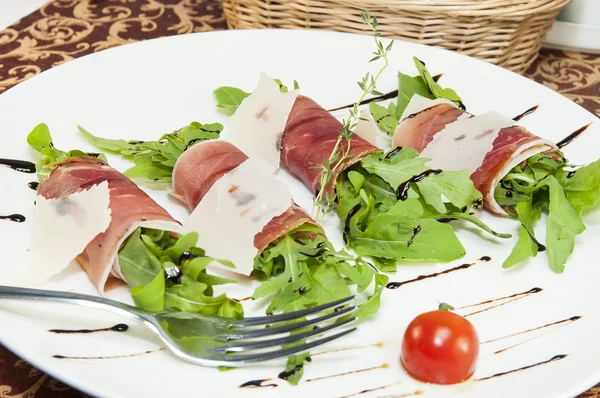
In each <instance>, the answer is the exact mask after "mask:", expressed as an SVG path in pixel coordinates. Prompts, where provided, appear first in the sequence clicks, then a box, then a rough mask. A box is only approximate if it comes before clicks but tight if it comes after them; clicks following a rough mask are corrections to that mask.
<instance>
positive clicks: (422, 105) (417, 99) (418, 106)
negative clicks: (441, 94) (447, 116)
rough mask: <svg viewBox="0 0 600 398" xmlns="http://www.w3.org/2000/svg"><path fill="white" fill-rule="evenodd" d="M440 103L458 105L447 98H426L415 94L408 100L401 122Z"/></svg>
mask: <svg viewBox="0 0 600 398" xmlns="http://www.w3.org/2000/svg"><path fill="white" fill-rule="evenodd" d="M439 104H450V105H454V106H456V105H455V104H454V102H452V101H450V100H447V99H446V98H437V99H434V100H432V99H429V98H425V97H423V96H421V95H419V94H414V95H413V96H412V98H411V99H410V101H409V102H408V105H406V109H404V112H402V116H401V117H400V120H399V122H401V121H402V120H404V119H406V118H407V117H409V116H410V115H413V114H415V113H419V112H421V111H424V110H425V109H428V108H431V107H432V106H436V105H439Z"/></svg>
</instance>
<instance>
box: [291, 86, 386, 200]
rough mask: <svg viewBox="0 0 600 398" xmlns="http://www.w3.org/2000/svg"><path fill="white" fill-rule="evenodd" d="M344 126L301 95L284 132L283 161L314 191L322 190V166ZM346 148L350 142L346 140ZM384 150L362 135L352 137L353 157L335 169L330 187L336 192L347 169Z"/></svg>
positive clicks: (330, 189) (351, 154)
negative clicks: (335, 188)
mask: <svg viewBox="0 0 600 398" xmlns="http://www.w3.org/2000/svg"><path fill="white" fill-rule="evenodd" d="M342 127H343V126H342V124H341V123H340V122H339V121H338V120H337V119H336V118H335V117H333V116H332V115H331V114H330V113H329V112H327V111H326V110H325V109H323V108H322V107H321V106H320V105H319V104H317V103H316V102H315V101H313V100H312V99H310V98H308V97H305V96H302V95H299V96H298V98H297V99H296V102H295V103H294V106H293V108H292V111H291V112H290V116H289V118H288V121H287V124H286V126H285V131H284V133H283V140H282V151H281V162H282V163H283V164H284V165H285V166H286V167H287V168H288V169H289V170H290V171H291V172H292V173H293V174H295V175H296V176H297V177H299V178H300V179H301V180H302V181H303V182H304V184H305V185H306V186H307V187H308V188H309V189H311V190H312V191H313V192H318V191H319V190H320V188H321V187H320V179H321V174H322V170H321V169H320V167H319V166H320V165H321V164H323V161H324V160H325V159H327V158H329V156H330V154H331V152H332V151H333V149H334V147H335V143H336V141H337V139H338V137H339V133H340V131H341V130H342ZM342 145H343V148H346V147H347V146H348V141H346V140H344V141H342ZM378 151H380V149H379V148H377V147H376V146H374V145H372V144H370V143H368V142H367V141H365V140H363V139H362V138H360V137H358V136H354V137H352V141H351V145H350V152H349V155H350V156H349V157H348V158H346V159H344V160H343V161H342V163H341V164H340V166H338V167H337V168H336V169H335V170H333V173H332V178H331V182H330V183H329V186H328V187H327V188H326V191H327V192H328V193H329V194H332V193H333V189H334V186H335V180H336V179H337V177H338V175H339V174H340V173H341V172H343V171H344V170H345V169H347V168H348V167H350V166H351V165H353V164H354V163H356V162H358V161H360V160H361V159H362V158H363V157H365V156H367V155H368V154H370V153H373V152H378Z"/></svg>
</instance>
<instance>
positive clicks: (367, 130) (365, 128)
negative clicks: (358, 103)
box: [354, 108, 379, 146]
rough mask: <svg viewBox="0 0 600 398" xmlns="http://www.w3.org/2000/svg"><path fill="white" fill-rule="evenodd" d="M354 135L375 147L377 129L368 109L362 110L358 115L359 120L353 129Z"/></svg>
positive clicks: (377, 134)
mask: <svg viewBox="0 0 600 398" xmlns="http://www.w3.org/2000/svg"><path fill="white" fill-rule="evenodd" d="M354 134H356V135H358V136H359V137H360V138H362V139H363V140H365V141H367V142H368V143H369V144H371V145H375V146H377V137H378V136H379V127H377V123H375V120H373V115H372V114H371V112H370V111H369V109H368V108H365V109H363V111H362V113H361V114H360V119H359V120H358V123H357V124H356V128H355V129H354Z"/></svg>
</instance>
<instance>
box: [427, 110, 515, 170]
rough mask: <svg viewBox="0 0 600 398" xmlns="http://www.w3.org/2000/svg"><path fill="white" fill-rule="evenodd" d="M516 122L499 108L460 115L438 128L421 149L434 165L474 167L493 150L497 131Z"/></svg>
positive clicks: (469, 168)
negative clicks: (473, 114) (501, 112)
mask: <svg viewBox="0 0 600 398" xmlns="http://www.w3.org/2000/svg"><path fill="white" fill-rule="evenodd" d="M514 124H515V122H514V121H513V120H511V119H509V118H506V117H504V116H502V115H500V114H499V113H496V112H487V113H484V114H483V115H479V116H475V117H471V118H469V117H461V118H459V119H458V120H456V121H455V122H453V123H450V124H448V125H447V126H446V127H444V129H442V130H441V131H440V132H438V133H437V134H436V135H435V136H434V137H433V139H432V140H431V142H430V143H429V144H428V145H427V147H425V149H423V151H422V152H421V157H424V158H430V159H432V160H431V161H430V162H429V163H428V165H429V167H431V168H440V169H443V170H449V171H452V170H464V169H466V170H470V171H475V170H477V168H479V166H481V164H482V163H483V159H484V158H485V155H487V153H488V152H489V151H491V150H492V148H493V146H494V141H495V140H496V137H498V133H499V132H500V130H501V129H503V128H505V127H510V126H513V125H514Z"/></svg>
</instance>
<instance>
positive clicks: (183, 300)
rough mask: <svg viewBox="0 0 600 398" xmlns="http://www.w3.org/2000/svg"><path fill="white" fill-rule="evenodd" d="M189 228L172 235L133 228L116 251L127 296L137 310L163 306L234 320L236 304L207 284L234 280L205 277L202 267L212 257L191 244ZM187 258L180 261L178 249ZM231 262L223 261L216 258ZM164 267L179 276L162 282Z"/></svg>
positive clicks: (192, 235)
mask: <svg viewBox="0 0 600 398" xmlns="http://www.w3.org/2000/svg"><path fill="white" fill-rule="evenodd" d="M197 240H198V234H197V233H195V232H192V233H189V234H187V235H184V236H181V237H179V238H175V237H173V236H171V234H170V233H168V232H166V231H160V230H153V229H146V228H138V229H137V230H135V231H134V232H133V233H132V234H131V235H130V236H129V237H128V238H127V240H126V241H125V243H124V244H123V245H122V246H121V248H120V249H119V265H120V267H121V272H122V273H123V276H124V277H125V281H126V282H127V284H129V285H130V286H131V296H132V298H133V300H134V302H135V304H136V306H138V307H140V308H144V309H146V310H148V311H153V312H159V311H162V310H163V309H170V310H179V311H184V312H193V313H200V314H205V315H217V316H224V317H234V318H239V317H242V315H243V309H242V306H241V304H240V303H238V302H237V301H235V300H232V299H230V298H228V297H227V296H226V295H225V294H221V295H219V296H217V297H214V295H213V286H214V285H220V284H225V283H234V282H235V281H233V280H229V279H225V278H221V277H217V276H215V275H210V274H208V273H207V271H206V268H207V267H208V265H209V264H210V263H212V262H213V261H217V260H215V259H213V258H211V257H206V256H205V255H204V251H203V250H202V249H199V248H197V247H196V242H197ZM185 252H187V253H191V255H192V257H193V258H192V259H184V260H182V255H183V253H185ZM222 263H223V264H225V265H229V266H230V265H231V263H229V262H222ZM167 270H168V271H170V272H173V271H175V272H177V273H179V275H180V278H179V279H180V280H175V281H173V280H170V279H169V280H166V277H165V274H166V273H167Z"/></svg>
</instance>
